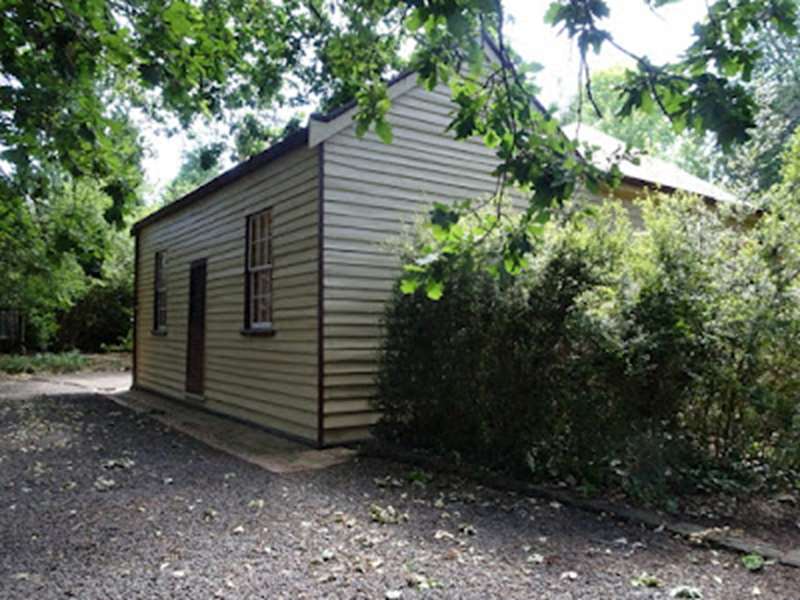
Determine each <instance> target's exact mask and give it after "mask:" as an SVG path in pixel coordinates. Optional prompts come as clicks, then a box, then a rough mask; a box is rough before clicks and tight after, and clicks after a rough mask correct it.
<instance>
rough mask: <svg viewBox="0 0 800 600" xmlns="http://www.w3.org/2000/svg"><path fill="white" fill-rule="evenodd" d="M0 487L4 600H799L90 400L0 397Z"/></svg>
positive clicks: (365, 467) (638, 538) (793, 581)
mask: <svg viewBox="0 0 800 600" xmlns="http://www.w3.org/2000/svg"><path fill="white" fill-rule="evenodd" d="M0 477H1V479H0V546H1V547H2V554H0V597H2V598H36V599H37V600H38V599H40V598H41V599H49V598H65V597H76V598H82V599H94V598H187V599H188V598H237V599H238V598H387V597H389V598H392V597H395V598H396V597H402V598H416V597H426V598H428V597H435V598H492V597H504V598H587V599H588V598H592V599H596V598H669V597H670V594H671V593H672V592H673V591H675V590H677V589H678V588H680V586H687V587H691V588H697V590H699V591H700V592H701V593H702V594H703V598H705V599H708V598H725V599H728V598H750V597H753V596H754V595H757V594H758V595H762V596H763V597H767V598H777V599H786V600H797V598H798V597H800V584H798V579H797V577H798V574H797V572H796V571H793V570H791V569H786V568H782V567H778V566H769V565H768V566H767V567H765V568H764V569H763V570H762V572H760V573H750V572H748V571H747V570H746V569H745V568H744V567H743V566H742V564H741V561H740V559H739V557H738V556H735V555H733V554H726V553H719V552H714V551H711V550H708V549H705V548H702V547H698V546H689V545H687V544H685V543H683V542H681V541H677V540H674V539H672V538H671V537H670V536H667V535H665V534H662V533H657V532H653V531H649V530H646V529H642V528H638V527H634V526H630V525H626V524H623V523H617V522H615V521H614V520H612V519H608V518H603V517H597V516H594V515H590V514H588V513H584V512H581V511H576V510H571V509H568V508H566V507H562V506H558V505H551V504H550V503H548V502H543V501H538V502H537V501H533V500H530V499H527V498H522V497H518V496H516V495H513V494H509V493H500V492H497V491H493V490H487V489H483V488H481V487H479V486H475V485H474V484H471V483H467V482H464V481H461V480H459V479H457V478H454V477H448V476H444V475H435V474H430V473H428V474H425V473H420V472H412V471H411V470H410V469H409V467H407V466H402V465H397V464H394V463H390V462H386V461H381V460H375V459H369V460H367V459H357V460H354V461H352V462H350V463H348V464H344V465H339V466H336V467H332V468H329V469H325V470H321V471H312V472H303V473H293V474H288V475H276V474H271V473H269V472H267V471H265V470H263V469H260V468H258V467H256V466H253V465H251V464H248V463H245V462H242V461H239V460H237V459H235V458H233V457H231V456H229V455H226V454H223V453H221V452H218V451H216V450H213V449H211V448H209V447H206V446H204V445H202V444H201V443H199V442H197V441H195V440H194V439H192V438H189V437H187V436H184V435H182V434H179V433H176V432H174V431H172V430H169V429H167V428H165V427H164V426H163V425H161V424H159V423H157V422H156V421H153V420H151V419H150V418H148V417H147V416H144V415H140V414H136V413H134V412H132V411H129V410H127V409H123V408H120V407H119V406H117V405H115V404H113V403H111V402H110V401H108V400H105V399H103V398H100V397H97V396H94V395H86V394H83V395H75V394H71V395H58V396H53V395H48V396H44V397H41V396H40V397H29V398H28V399H20V398H19V397H16V396H13V395H11V394H8V393H7V392H5V391H4V390H3V388H0ZM650 585H652V586H653V587H648V586H650ZM397 594H400V595H399V596H398V595H397Z"/></svg>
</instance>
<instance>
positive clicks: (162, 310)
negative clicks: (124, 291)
mask: <svg viewBox="0 0 800 600" xmlns="http://www.w3.org/2000/svg"><path fill="white" fill-rule="evenodd" d="M165 264H166V261H165V259H164V253H163V252H156V265H155V276H154V284H153V289H154V295H153V331H156V332H162V333H163V332H165V331H166V330H167V278H166V275H165V273H164V268H165Z"/></svg>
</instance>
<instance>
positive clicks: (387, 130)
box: [375, 120, 392, 144]
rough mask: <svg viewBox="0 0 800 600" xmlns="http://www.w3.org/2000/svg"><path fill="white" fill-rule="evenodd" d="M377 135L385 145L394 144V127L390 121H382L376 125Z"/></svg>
mask: <svg viewBox="0 0 800 600" xmlns="http://www.w3.org/2000/svg"><path fill="white" fill-rule="evenodd" d="M375 133H376V134H378V137H379V138H380V139H381V141H382V142H383V143H384V144H391V143H392V126H391V125H390V124H389V122H388V121H384V120H380V121H377V122H376V123H375Z"/></svg>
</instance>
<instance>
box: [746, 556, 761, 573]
mask: <svg viewBox="0 0 800 600" xmlns="http://www.w3.org/2000/svg"><path fill="white" fill-rule="evenodd" d="M742 564H743V565H744V568H745V569H747V570H748V571H750V572H756V571H760V570H761V569H763V568H764V558H763V557H762V556H761V555H760V554H746V555H745V556H743V557H742Z"/></svg>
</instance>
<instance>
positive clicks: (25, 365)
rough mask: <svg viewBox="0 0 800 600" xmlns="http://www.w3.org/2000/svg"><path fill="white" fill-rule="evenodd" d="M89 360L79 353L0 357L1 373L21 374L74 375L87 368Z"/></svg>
mask: <svg viewBox="0 0 800 600" xmlns="http://www.w3.org/2000/svg"><path fill="white" fill-rule="evenodd" d="M88 364H89V359H88V358H86V357H85V356H82V355H80V354H78V353H77V352H62V353H59V354H55V353H43V354H31V355H25V354H9V355H0V372H3V373H10V374H12V375H13V374H19V373H31V374H33V373H41V372H50V373H73V372H75V371H80V370H81V369H84V368H86V366H87V365H88Z"/></svg>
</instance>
